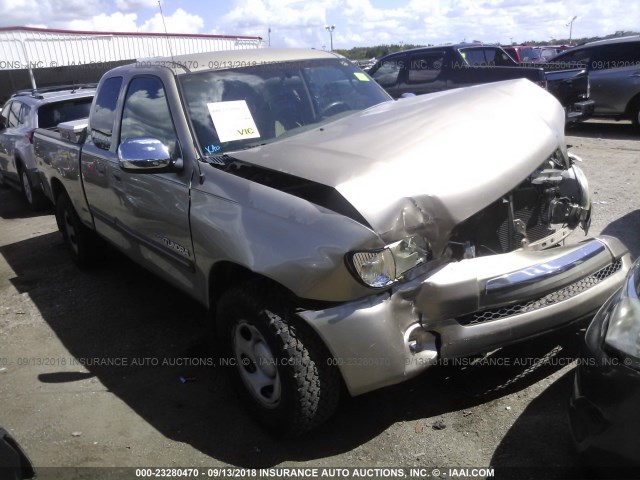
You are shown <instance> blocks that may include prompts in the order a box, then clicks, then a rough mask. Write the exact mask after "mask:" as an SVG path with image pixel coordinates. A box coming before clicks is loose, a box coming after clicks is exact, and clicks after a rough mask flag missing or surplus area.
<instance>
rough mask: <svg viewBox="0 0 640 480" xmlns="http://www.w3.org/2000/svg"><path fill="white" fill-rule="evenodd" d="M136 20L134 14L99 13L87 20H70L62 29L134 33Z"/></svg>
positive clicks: (136, 17) (136, 27)
mask: <svg viewBox="0 0 640 480" xmlns="http://www.w3.org/2000/svg"><path fill="white" fill-rule="evenodd" d="M137 19H138V15H136V14H135V13H127V14H124V13H120V12H116V13H112V14H111V15H107V14H105V13H101V14H100V15H96V16H94V17H91V18H89V19H87V20H72V21H70V22H68V23H67V24H66V25H65V27H64V28H65V29H68V30H85V31H96V32H135V31H137V29H138V26H137V23H136V21H137Z"/></svg>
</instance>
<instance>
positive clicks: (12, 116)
mask: <svg viewBox="0 0 640 480" xmlns="http://www.w3.org/2000/svg"><path fill="white" fill-rule="evenodd" d="M21 109H22V103H20V102H13V103H12V104H11V108H10V109H9V119H8V122H7V127H11V128H14V127H17V126H18V125H20V110H21Z"/></svg>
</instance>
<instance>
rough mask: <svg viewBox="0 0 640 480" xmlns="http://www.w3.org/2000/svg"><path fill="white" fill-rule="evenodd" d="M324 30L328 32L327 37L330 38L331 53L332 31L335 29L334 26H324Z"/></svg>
mask: <svg viewBox="0 0 640 480" xmlns="http://www.w3.org/2000/svg"><path fill="white" fill-rule="evenodd" d="M324 29H325V30H326V31H328V32H329V37H331V51H332V52H333V31H334V30H335V29H336V26H335V25H326V26H325V27H324Z"/></svg>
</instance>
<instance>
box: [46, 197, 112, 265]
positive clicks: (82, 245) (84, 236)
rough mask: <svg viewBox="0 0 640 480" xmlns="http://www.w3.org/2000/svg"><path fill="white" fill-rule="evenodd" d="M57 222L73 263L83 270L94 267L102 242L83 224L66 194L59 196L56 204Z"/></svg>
mask: <svg viewBox="0 0 640 480" xmlns="http://www.w3.org/2000/svg"><path fill="white" fill-rule="evenodd" d="M56 221H57V223H58V228H59V229H60V232H61V233H62V236H63V237H64V240H65V243H66V244H67V249H68V250H69V253H70V254H71V257H72V258H73V261H74V262H75V263H76V264H77V265H78V266H79V267H81V268H88V267H91V266H93V265H94V264H95V263H96V260H97V258H98V255H99V248H100V245H101V242H100V241H99V239H98V237H97V236H96V234H95V233H94V232H93V231H91V230H90V229H88V228H87V227H86V226H85V225H84V224H83V223H82V221H81V220H80V217H78V214H77V213H76V211H75V209H74V208H73V205H72V203H71V200H70V199H69V197H68V196H67V194H66V193H64V192H63V193H61V194H60V195H59V196H58V201H57V202H56Z"/></svg>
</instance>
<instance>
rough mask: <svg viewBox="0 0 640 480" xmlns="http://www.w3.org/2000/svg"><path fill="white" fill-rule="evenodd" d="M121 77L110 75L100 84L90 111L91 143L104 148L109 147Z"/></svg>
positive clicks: (107, 148)
mask: <svg viewBox="0 0 640 480" xmlns="http://www.w3.org/2000/svg"><path fill="white" fill-rule="evenodd" d="M121 86H122V77H111V78H109V79H107V80H105V82H104V83H103V84H102V86H101V87H100V90H99V91H98V96H97V98H96V102H95V106H94V107H93V112H92V113H91V137H92V139H93V144H94V145H95V146H96V147H98V148H102V149H104V150H109V149H110V148H111V135H112V133H113V122H114V121H115V118H116V106H117V104H118V96H119V94H120V87H121Z"/></svg>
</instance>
